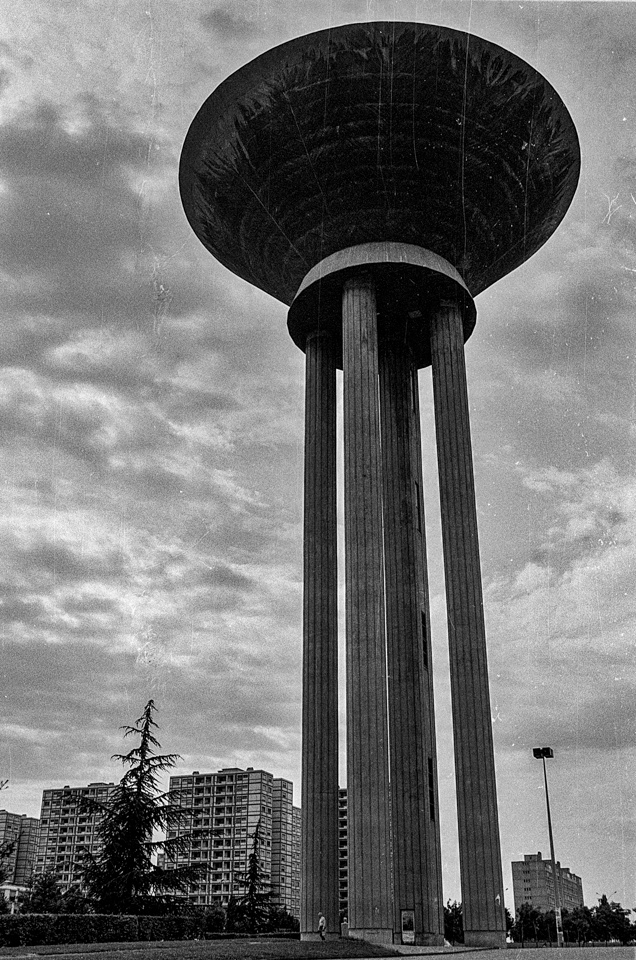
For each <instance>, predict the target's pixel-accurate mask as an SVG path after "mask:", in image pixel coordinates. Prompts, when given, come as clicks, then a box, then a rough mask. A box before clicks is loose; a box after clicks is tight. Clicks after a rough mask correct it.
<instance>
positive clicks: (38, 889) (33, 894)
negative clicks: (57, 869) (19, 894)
mask: <svg viewBox="0 0 636 960" xmlns="http://www.w3.org/2000/svg"><path fill="white" fill-rule="evenodd" d="M61 909H62V891H61V890H60V887H59V883H58V878H57V877H56V875H55V874H54V873H52V872H51V871H49V870H47V871H45V873H40V874H38V876H31V879H30V881H29V884H28V887H27V892H26V894H25V896H24V899H23V900H22V902H21V904H20V913H59V912H60V910H61Z"/></svg>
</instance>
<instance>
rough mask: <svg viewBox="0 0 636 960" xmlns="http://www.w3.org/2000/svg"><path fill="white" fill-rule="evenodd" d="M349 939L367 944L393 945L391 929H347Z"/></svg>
mask: <svg viewBox="0 0 636 960" xmlns="http://www.w3.org/2000/svg"><path fill="white" fill-rule="evenodd" d="M349 937H350V938H351V939H352V940H368V941H369V943H393V930H392V929H391V927H372V928H370V929H369V928H368V927H359V928H357V929H355V930H352V928H351V927H349Z"/></svg>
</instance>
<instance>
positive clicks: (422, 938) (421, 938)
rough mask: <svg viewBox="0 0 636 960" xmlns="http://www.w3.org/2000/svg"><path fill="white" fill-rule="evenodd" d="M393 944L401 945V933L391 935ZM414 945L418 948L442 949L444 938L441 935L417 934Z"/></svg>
mask: <svg viewBox="0 0 636 960" xmlns="http://www.w3.org/2000/svg"><path fill="white" fill-rule="evenodd" d="M393 943H399V944H402V933H401V932H400V933H395V932H394V934H393ZM415 944H416V946H418V947H443V946H444V936H443V934H441V933H417V932H416V934H415Z"/></svg>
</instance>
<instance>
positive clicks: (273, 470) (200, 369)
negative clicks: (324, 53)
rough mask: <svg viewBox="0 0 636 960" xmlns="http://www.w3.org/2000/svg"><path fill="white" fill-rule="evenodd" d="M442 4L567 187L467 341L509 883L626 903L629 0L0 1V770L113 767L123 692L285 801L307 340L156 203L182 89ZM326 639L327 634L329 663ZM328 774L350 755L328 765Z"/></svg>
mask: <svg viewBox="0 0 636 960" xmlns="http://www.w3.org/2000/svg"><path fill="white" fill-rule="evenodd" d="M374 19H388V20H391V19H397V20H419V21H424V22H426V21H428V22H432V23H440V24H446V25H449V26H452V27H457V28H460V29H463V30H470V31H472V32H474V33H475V34H478V35H480V36H483V37H486V38H489V39H491V40H493V41H495V42H497V43H499V44H501V45H502V46H505V47H507V48H509V49H510V50H512V51H514V52H515V53H516V54H518V55H520V56H521V57H523V58H524V59H526V60H527V61H529V62H530V63H531V64H532V65H533V66H535V67H536V68H538V69H539V70H540V71H541V72H542V73H543V74H544V75H545V76H546V77H547V78H548V79H549V80H550V82H551V83H552V84H553V85H554V86H555V87H556V89H557V91H558V92H559V93H560V95H561V96H562V98H563V99H564V101H565V103H566V105H567V107H568V108H569V110H570V112H571V114H572V116H573V119H574V121H575V123H576V126H577V128H578V132H579V136H580V141H581V148H582V158H583V165H582V174H581V181H580V185H579V189H578V192H577V195H576V198H575V200H574V202H573V205H572V207H571V209H570V211H569V213H568V215H567V217H566V219H565V220H564V222H563V223H562V225H561V227H560V228H559V230H558V231H557V233H556V235H555V236H554V237H553V238H552V239H551V240H550V241H549V242H548V244H547V245H546V246H545V247H544V248H543V249H542V250H541V251H540V252H539V253H537V254H536V255H535V256H534V257H533V258H532V260H531V261H530V262H529V263H528V264H526V265H525V266H523V267H521V268H520V269H518V270H517V271H515V272H514V273H513V274H512V275H510V276H509V277H508V278H506V279H505V280H502V281H500V282H499V283H497V284H496V285H495V286H494V287H492V288H491V289H490V290H488V291H486V292H485V293H484V294H482V295H481V296H480V297H479V298H478V300H477V307H478V322H477V328H476V331H475V333H474V335H473V337H472V338H471V340H470V341H469V343H468V345H467V366H468V376H469V383H470V399H471V407H472V428H473V442H474V456H475V470H476V483H477V500H478V508H479V515H480V524H481V526H480V534H481V550H482V560H483V575H484V587H485V598H486V618H487V627H488V636H489V658H490V674H491V695H492V716H493V730H494V736H495V747H496V757H497V772H498V784H499V802H500V821H501V830H502V845H503V862H504V876H505V882H506V886H507V887H508V888H509V889H508V891H507V894H506V900H507V903H508V905H509V906H512V882H511V874H510V861H511V860H513V859H519V858H521V857H522V855H523V854H524V853H529V852H536V851H537V850H541V851H542V852H543V853H544V854H545V855H547V854H548V852H549V847H548V838H547V827H546V817H545V796H544V791H543V784H542V775H541V766H540V764H539V763H538V762H537V761H535V760H533V758H532V749H531V748H532V747H533V746H536V745H544V744H549V745H551V746H552V747H553V748H554V750H555V760H554V761H552V762H551V763H550V769H549V776H550V778H551V780H550V791H551V793H550V796H551V801H552V807H553V819H554V830H555V842H556V853H557V858H559V859H560V860H561V861H562V862H563V863H564V864H566V865H568V866H570V867H571V869H572V870H573V871H574V872H576V873H578V874H579V875H580V876H582V878H583V883H584V892H585V897H586V902H588V903H590V904H592V903H594V902H595V901H596V897H597V894H599V895H600V893H603V892H604V893H607V894H608V895H610V896H612V895H613V896H614V898H615V899H619V900H621V902H623V904H624V905H626V906H629V907H633V906H634V905H636V890H635V886H634V872H635V867H634V864H635V862H636V857H635V853H636V850H635V843H634V839H635V826H634V792H635V787H634V784H635V782H636V780H635V777H634V774H635V772H636V769H635V764H634V759H635V755H636V745H635V744H636V738H635V734H636V729H635V726H636V724H635V721H634V707H633V704H634V693H635V690H634V687H635V679H636V678H635V660H636V657H635V638H636V470H635V469H634V467H635V461H636V446H635V426H636V333H635V331H634V317H635V316H636V309H635V308H636V296H635V291H636V107H635V103H634V93H633V91H634V89H636V52H635V49H634V39H633V38H634V35H635V31H636V4H619V3H591V4H588V3H582V2H581V3H556V2H554V3H553V2H539V3H518V2H504V0H502V2H497V0H492V2H485V3H483V2H482V3H480V2H472V3H471V2H470V0H461V2H451V0H386V2H384V0H82V2H70V0H57V2H55V3H50V2H48V0H7V2H5V3H4V4H3V5H2V10H1V11H0V23H1V25H2V32H1V35H0V36H1V39H0V54H1V56H2V61H1V63H2V66H1V70H0V93H1V96H0V110H1V113H2V132H1V134H0V137H1V141H0V204H1V210H0V224H1V227H0V277H1V284H0V316H1V317H2V336H1V337H0V353H1V361H0V367H1V369H0V422H1V428H0V443H1V446H2V449H1V454H0V470H1V471H2V478H1V479H2V509H1V513H0V522H1V524H2V535H1V540H0V543H1V549H0V584H1V586H0V602H1V606H0V616H1V631H2V632H1V635H2V646H1V653H0V695H1V702H2V713H1V715H0V778H5V777H8V778H9V780H10V786H9V790H8V791H7V792H5V793H3V794H2V805H3V806H5V807H7V808H8V809H9V810H12V811H14V812H19V813H22V812H23V813H27V814H29V815H31V816H37V815H38V814H39V808H40V799H41V792H42V790H43V789H44V788H45V787H58V786H62V785H64V784H71V785H79V784H83V783H87V782H88V781H90V780H100V779H103V780H116V779H119V777H120V776H121V769H120V768H118V767H117V766H116V765H115V764H114V763H113V762H112V761H110V759H109V758H110V755H111V754H112V753H114V752H116V751H119V750H120V749H121V747H122V741H121V737H120V733H119V731H118V727H119V725H120V724H123V723H127V722H131V721H132V720H134V718H135V717H137V716H138V715H139V713H140V712H141V710H142V708H143V706H144V703H145V702H146V700H147V699H148V698H149V697H151V696H152V697H154V699H155V700H156V702H157V705H158V707H159V710H160V712H159V715H158V719H159V722H160V724H161V731H160V739H161V741H162V744H163V746H164V748H165V749H166V750H169V751H175V752H178V753H180V754H181V756H182V758H183V759H182V762H181V763H180V764H179V766H178V768H177V769H178V770H182V771H184V772H188V771H192V769H198V770H201V771H203V770H206V771H210V770H217V769H219V768H220V767H221V766H227V765H235V764H236V765H242V766H245V765H248V764H249V765H251V766H255V767H265V768H266V769H268V770H271V771H272V772H273V773H274V775H276V776H286V777H289V778H291V779H292V780H293V781H294V783H295V786H296V799H297V800H298V799H299V780H300V757H299V744H300V730H299V727H300V657H301V636H300V629H301V602H302V591H301V558H302V550H301V546H302V544H301V533H302V531H301V497H302V430H303V422H302V421H303V356H302V354H301V353H300V352H299V351H297V349H296V347H295V346H294V345H293V343H292V342H291V340H290V339H289V337H288V334H287V330H286V310H285V308H284V307H283V306H282V305H281V304H280V303H278V302H276V301H274V300H273V299H271V298H270V297H268V296H267V295H266V294H264V293H262V292H260V291H257V290H254V289H251V288H250V287H249V286H248V285H247V284H246V283H245V282H243V281H241V280H238V279H236V278H234V277H233V276H232V275H231V274H230V273H229V272H228V271H226V270H225V269H224V268H223V267H221V266H220V265H218V264H217V263H216V262H215V261H214V260H213V258H212V257H211V256H210V255H209V254H208V253H207V252H206V251H205V250H204V248H203V247H202V246H201V244H200V243H199V241H198V240H197V239H196V237H195V235H194V234H193V232H192V231H191V229H190V227H189V226H188V223H187V221H186V219H185V216H184V214H183V212H182V209H181V204H180V200H179V194H178V186H177V168H178V160H179V154H180V150H181V146H182V143H183V140H184V137H185V134H186V131H187V129H188V126H189V124H190V122H191V120H192V118H193V117H194V115H195V113H196V111H197V110H198V108H199V106H200V105H201V103H202V102H203V100H204V99H205V98H206V97H207V96H208V95H209V93H210V92H211V91H212V90H213V89H214V88H215V87H216V86H217V85H218V84H219V83H220V82H221V81H222V80H223V79H224V78H225V77H226V76H228V75H229V74H230V73H231V72H233V71H234V70H235V69H237V68H238V67H239V66H241V65H242V64H244V63H246V62H247V61H249V60H251V59H252V58H253V57H255V56H257V55H258V54H260V53H261V52H263V51H265V50H267V49H268V48H270V47H271V46H274V45H276V44H278V43H281V42H283V41H285V40H288V39H291V38H292V37H294V36H298V35H301V34H303V33H308V32H311V31H313V30H319V29H323V28H326V27H328V26H330V25H337V24H341V23H348V22H352V21H356V20H374ZM420 384H421V390H422V426H423V437H424V470H425V482H426V496H427V512H428V515H427V528H428V541H429V543H428V548H429V556H430V575H431V590H432V616H433V628H434V660H435V670H436V675H437V692H436V695H437V720H438V750H439V762H440V780H441V782H440V790H441V803H442V809H443V821H442V830H443V859H444V868H445V887H444V893H445V897H451V898H460V896H461V892H460V888H459V876H458V874H459V868H458V853H457V838H456V828H455V825H454V821H455V806H454V804H455V801H454V784H453V776H454V774H453V763H452V736H451V732H450V689H449V682H448V654H447V650H446V630H445V613H444V592H443V580H442V572H441V533H440V527H439V519H438V508H439V504H438V495H437V474H436V464H435V454H434V427H433V416H432V405H431V404H432V400H431V395H432V391H431V385H430V371H422V373H421V374H420ZM342 660H344V656H343V657H342ZM342 768H343V774H342V776H343V782H344V757H343V764H342Z"/></svg>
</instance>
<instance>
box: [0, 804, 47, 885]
mask: <svg viewBox="0 0 636 960" xmlns="http://www.w3.org/2000/svg"><path fill="white" fill-rule="evenodd" d="M39 835H40V821H39V820H38V819H37V818H36V817H27V815H26V813H9V811H8V810H0V844H1V843H5V842H9V843H11V844H13V847H12V849H11V851H10V853H9V854H8V856H7V857H5V858H4V860H3V863H2V866H3V868H4V871H5V872H6V875H7V880H6V883H11V884H16V885H17V886H24V885H26V884H27V883H28V881H29V878H30V877H31V874H32V873H33V868H34V866H35V858H36V852H37V846H38V837H39Z"/></svg>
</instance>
